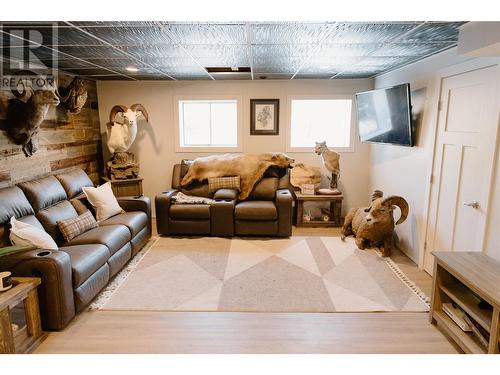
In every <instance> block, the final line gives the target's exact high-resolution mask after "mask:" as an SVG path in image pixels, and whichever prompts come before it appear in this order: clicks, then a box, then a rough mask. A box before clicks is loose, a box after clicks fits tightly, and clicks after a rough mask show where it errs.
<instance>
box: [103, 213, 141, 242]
mask: <svg viewBox="0 0 500 375" xmlns="http://www.w3.org/2000/svg"><path fill="white" fill-rule="evenodd" d="M118 224H121V225H125V226H126V227H127V228H128V229H129V231H130V234H131V235H132V237H135V236H136V235H137V233H139V232H140V231H141V230H143V229H144V228H145V227H147V226H148V215H146V214H145V213H144V212H140V211H132V212H124V213H123V214H118V215H115V216H112V217H110V218H109V219H107V220H104V221H101V223H100V225H101V226H105V225H118Z"/></svg>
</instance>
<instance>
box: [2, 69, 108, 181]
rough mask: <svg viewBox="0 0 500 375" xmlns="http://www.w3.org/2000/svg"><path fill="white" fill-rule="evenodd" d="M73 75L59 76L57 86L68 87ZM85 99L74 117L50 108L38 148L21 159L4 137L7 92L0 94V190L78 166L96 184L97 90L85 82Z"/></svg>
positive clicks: (98, 151) (100, 167)
mask: <svg viewBox="0 0 500 375" xmlns="http://www.w3.org/2000/svg"><path fill="white" fill-rule="evenodd" d="M72 79H73V76H70V75H68V74H66V73H63V72H60V73H59V86H61V85H62V86H64V87H66V86H67V85H69V83H70V82H71V80H72ZM85 87H86V89H87V91H88V99H87V102H86V103H85V107H84V108H83V109H82V111H81V112H80V113H79V114H77V115H73V114H68V113H66V112H65V111H63V110H61V109H60V108H59V107H58V108H51V109H50V110H49V113H48V115H47V118H46V119H45V121H44V122H43V123H42V125H41V126H40V132H39V135H38V136H39V149H38V151H37V152H36V153H35V154H34V155H33V156H32V157H29V158H27V157H25V156H24V153H23V151H22V150H21V147H20V146H18V145H16V144H14V143H13V142H12V141H11V140H9V139H8V138H7V135H6V131H5V130H6V127H7V126H8V124H6V122H5V117H6V113H7V106H8V102H9V99H11V98H12V97H13V96H12V94H11V93H10V92H6V91H0V188H2V187H5V186H10V185H12V184H17V183H19V182H22V181H26V180H31V179H33V178H36V177H42V176H46V175H50V174H54V173H57V172H61V171H63V170H65V169H68V168H73V167H79V168H82V169H83V170H85V171H86V172H87V174H88V175H89V176H90V178H91V179H92V181H93V182H94V183H95V184H97V183H98V180H99V176H100V175H102V171H103V160H102V148H101V131H100V124H99V110H98V105H97V87H96V83H95V82H94V81H86V83H85Z"/></svg>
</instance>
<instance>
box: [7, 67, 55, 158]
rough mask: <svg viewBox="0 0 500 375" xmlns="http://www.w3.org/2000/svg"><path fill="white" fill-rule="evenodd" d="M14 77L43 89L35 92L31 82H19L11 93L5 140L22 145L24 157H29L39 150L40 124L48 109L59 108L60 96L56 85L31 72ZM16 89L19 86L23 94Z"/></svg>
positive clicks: (20, 73) (22, 72) (23, 72)
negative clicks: (34, 83)
mask: <svg viewBox="0 0 500 375" xmlns="http://www.w3.org/2000/svg"><path fill="white" fill-rule="evenodd" d="M13 75H14V76H32V77H33V79H35V80H37V82H44V85H42V86H40V87H37V88H34V87H33V84H32V82H33V81H32V80H31V79H28V78H26V77H24V78H19V82H18V84H17V86H16V88H13V89H12V90H11V91H12V94H13V95H14V96H15V98H14V99H11V100H10V101H9V107H8V109H7V116H6V125H7V136H8V137H9V138H10V139H12V141H13V142H15V143H16V144H18V145H22V149H23V152H24V154H25V155H26V156H27V157H29V156H31V155H33V154H34V153H35V152H36V151H37V149H38V138H37V134H38V131H39V129H40V124H41V123H42V122H43V120H44V119H45V117H46V116H47V112H48V110H49V107H50V106H51V105H54V106H57V105H58V104H59V95H58V92H57V85H56V83H55V82H50V81H49V80H48V79H47V77H43V76H39V75H36V74H35V73H33V72H31V71H18V72H16V73H15V74H13ZM38 84H39V83H38ZM19 86H22V90H19Z"/></svg>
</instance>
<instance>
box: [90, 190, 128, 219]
mask: <svg viewBox="0 0 500 375" xmlns="http://www.w3.org/2000/svg"><path fill="white" fill-rule="evenodd" d="M82 189H83V192H84V194H85V195H86V196H87V199H88V201H89V202H90V204H91V205H92V206H94V208H95V210H96V218H97V221H98V222H100V221H103V220H106V219H108V218H110V217H111V216H114V215H116V214H119V213H120V212H123V209H122V208H121V207H120V205H119V204H118V201H117V200H116V197H115V194H114V193H113V189H112V188H111V182H110V181H108V182H106V183H105V184H102V185H101V186H99V187H96V188H95V187H83V188H82Z"/></svg>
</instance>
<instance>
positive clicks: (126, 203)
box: [116, 195, 151, 233]
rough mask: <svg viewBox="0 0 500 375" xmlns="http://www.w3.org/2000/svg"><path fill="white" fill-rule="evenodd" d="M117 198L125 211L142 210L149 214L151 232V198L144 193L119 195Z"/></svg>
mask: <svg viewBox="0 0 500 375" xmlns="http://www.w3.org/2000/svg"><path fill="white" fill-rule="evenodd" d="M116 200H117V201H118V204H119V205H120V207H121V208H123V210H124V211H127V212H130V211H142V212H144V213H145V214H146V215H148V226H149V232H150V233H151V199H149V197H146V196H144V195H142V196H140V197H133V196H130V197H117V198H116Z"/></svg>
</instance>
